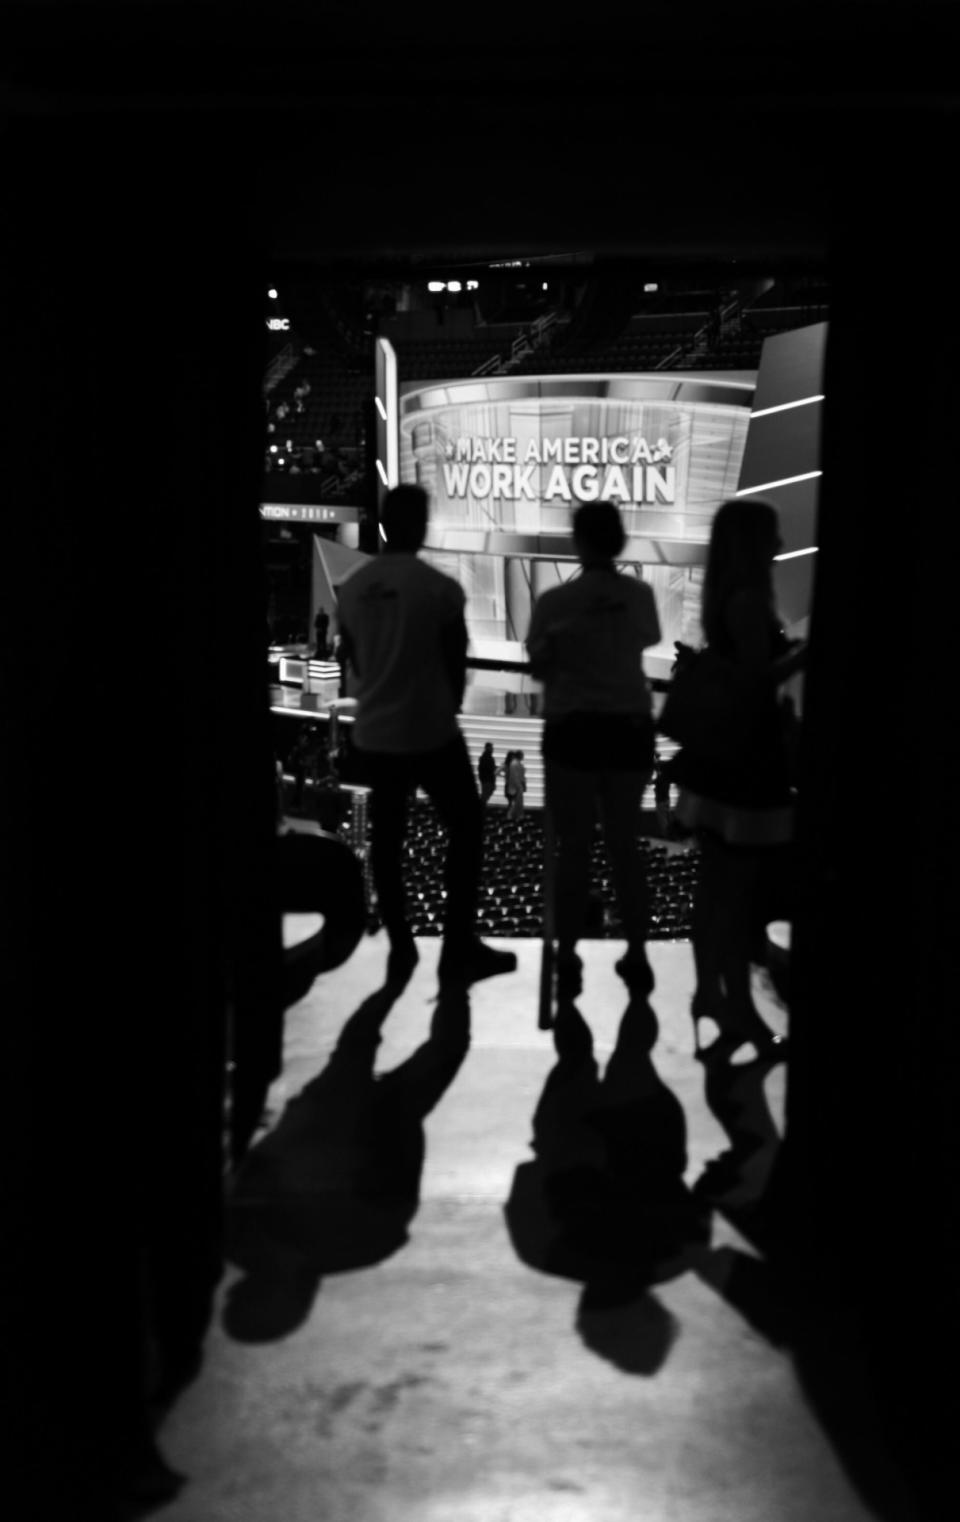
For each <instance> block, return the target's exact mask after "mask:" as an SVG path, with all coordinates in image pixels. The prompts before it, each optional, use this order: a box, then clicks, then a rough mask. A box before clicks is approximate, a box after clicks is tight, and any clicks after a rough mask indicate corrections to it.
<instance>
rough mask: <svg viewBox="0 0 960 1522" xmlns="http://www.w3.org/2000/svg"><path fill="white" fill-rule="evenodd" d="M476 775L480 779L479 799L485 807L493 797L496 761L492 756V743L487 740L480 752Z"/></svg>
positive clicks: (495, 782) (495, 783)
mask: <svg viewBox="0 0 960 1522" xmlns="http://www.w3.org/2000/svg"><path fill="white" fill-rule="evenodd" d="M477 777H478V778H479V781H480V801H481V803H482V804H483V805H484V807H486V805H487V804H488V803H489V802H490V799H491V798H492V797H493V790H494V788H495V787H496V785H497V763H496V761H495V760H494V756H493V745H492V744H491V742H490V741H489V740H488V741H487V743H486V745H485V746H484V747H483V750H482V751H481V752H480V759H479V760H478V762H477Z"/></svg>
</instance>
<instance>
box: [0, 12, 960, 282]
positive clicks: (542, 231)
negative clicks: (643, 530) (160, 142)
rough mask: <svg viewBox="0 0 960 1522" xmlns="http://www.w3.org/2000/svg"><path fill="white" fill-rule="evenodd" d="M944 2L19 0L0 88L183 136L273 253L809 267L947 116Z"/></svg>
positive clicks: (368, 263) (941, 136) (298, 259)
mask: <svg viewBox="0 0 960 1522" xmlns="http://www.w3.org/2000/svg"><path fill="white" fill-rule="evenodd" d="M958 9H960V8H958V7H957V6H956V5H955V4H954V3H948V4H941V3H922V0H920V3H918V0H913V3H912V4H910V5H885V4H877V3H869V0H858V3H849V0H839V3H837V4H834V5H829V6H827V5H810V4H805V5H801V4H794V3H791V0H780V3H778V4H772V3H767V4H765V5H763V6H760V5H757V4H754V3H752V0H751V3H744V4H740V5H737V6H736V7H733V6H729V5H722V4H715V5H713V6H712V7H705V6H703V5H701V4H699V3H698V4H695V5H682V4H679V3H676V0H669V3H658V4H647V5H644V4H640V3H634V4H631V5H625V4H623V3H620V0H616V3H612V0H611V3H608V4H606V5H605V6H603V7H601V8H590V7H587V6H579V7H576V8H574V9H567V10H561V9H560V8H558V7H545V6H537V7H532V6H529V5H526V6H525V5H522V4H515V5H511V6H507V7H502V8H501V7H488V8H482V7H476V8H475V9H470V8H467V7H463V6H460V7H451V6H449V5H448V6H441V5H438V4H436V3H435V0H422V3H411V4H410V5H409V6H403V5H400V4H395V5H392V6H390V7H389V8H384V7H382V6H375V5H374V6H367V7H364V6H361V5H359V4H357V3H351V4H344V3H320V0H317V3H310V4H290V3H283V0H273V3H270V4H264V3H261V0H256V3H243V0H233V3H230V4H217V5H209V4H205V3H203V0H192V3H190V4H188V5H183V4H179V3H177V4H156V3H151V4H136V3H133V4H130V3H127V4H124V5H117V4H110V5H86V4H82V3H80V4H73V5H63V4H46V3H43V0H32V3H31V4H30V5H28V6H18V5H15V6H4V7H3V8H2V11H0V49H2V53H3V57H4V60H5V61H4V64H3V75H2V86H3V90H4V95H5V99H6V105H7V108H8V113H9V114H10V115H11V116H12V117H13V118H14V119H15V120H16V121H17V123H18V124H19V126H20V127H21V129H22V127H23V124H24V123H25V122H26V123H42V122H44V121H49V120H50V119H54V120H57V121H61V122H62V121H63V120H64V119H65V118H66V119H74V120H77V121H80V120H87V121H89V119H90V118H91V117H92V116H100V117H103V118H105V119H106V120H108V121H109V122H110V123H112V124H113V126H112V134H110V135H109V136H108V141H109V144H110V147H109V152H111V153H112V152H116V153H117V154H118V155H119V154H121V152H122V143H123V138H124V137H125V135H127V134H128V132H129V126H130V123H136V124H138V125H137V130H141V128H142V124H143V123H144V122H146V121H147V120H148V119H154V120H157V121H160V122H162V123H163V127H162V132H163V134H164V135H165V138H166V141H167V143H168V145H169V152H170V156H171V157H170V163H171V167H172V172H173V173H176V164H177V154H178V153H180V154H183V153H186V152H188V151H189V147H188V145H189V144H190V143H191V142H195V143H196V144H197V145H198V151H206V152H208V153H209V154H210V155H211V159H210V162H211V170H212V172H213V173H216V172H217V169H218V166H219V170H220V171H222V174H223V176H224V177H225V178H228V179H229V178H231V177H233V178H234V179H236V180H237V181H238V182H239V183H242V184H243V185H244V187H245V194H246V195H247V196H248V201H247V204H246V207H245V213H246V216H247V219H248V221H249V224H250V226H251V227H252V228H253V229H254V230H255V232H256V234H257V235H258V236H260V237H262V238H263V239H264V240H265V243H266V246H267V250H268V253H269V256H270V257H271V259H273V260H275V261H278V262H280V263H294V264H296V263H302V264H305V265H308V266H314V267H315V266H317V265H318V264H324V265H327V266H334V265H338V264H344V265H345V266H354V267H355V266H356V265H357V264H358V263H359V264H361V265H363V266H365V267H368V268H381V267H382V268H389V269H394V270H402V269H403V268H414V269H416V268H421V267H423V266H424V265H425V264H427V263H433V262H436V261H437V260H440V259H442V260H446V261H449V262H456V261H460V260H462V259H464V257H470V258H478V259H490V258H498V257H510V256H516V255H517V254H520V253H523V254H530V255H532V254H555V253H564V252H567V251H574V250H578V251H579V250H589V251H590V252H592V253H594V254H599V255H601V256H606V257H607V258H609V259H613V260H616V259H624V258H627V259H630V260H631V261H633V260H635V259H637V258H638V257H639V258H643V259H652V260H654V261H661V263H667V264H674V265H683V264H684V263H690V264H693V265H698V266H700V265H705V266H711V265H725V264H727V263H728V262H730V261H733V260H736V261H737V263H738V264H739V265H740V267H741V268H747V269H749V268H752V267H755V268H757V269H760V268H767V267H769V266H770V264H771V262H775V263H778V264H781V265H789V264H793V265H796V266H797V267H815V266H816V265H818V264H819V263H820V262H822V260H823V259H824V257H825V255H826V251H827V249H828V247H829V242H830V236H831V226H832V223H833V221H834V220H835V218H836V217H837V215H848V214H849V211H850V203H851V200H853V201H855V200H856V197H857V195H858V194H859V193H861V192H862V190H863V188H864V186H865V185H867V184H869V185H871V186H872V187H873V189H874V191H875V190H876V188H877V186H878V185H879V184H881V183H882V182H884V180H885V179H886V178H887V177H889V181H890V185H891V191H892V193H895V195H896V198H897V201H898V204H900V205H903V204H907V205H909V194H910V170H911V162H910V160H911V154H916V153H917V152H920V153H923V154H925V155H927V156H929V154H931V153H934V154H935V153H937V152H939V151H942V149H943V145H944V144H945V143H946V141H947V139H948V137H949V135H950V134H953V133H954V132H955V127H956V120H957V101H958V92H957V77H956V76H957V68H956V60H957V56H958V54H957V40H958ZM201 143H202V144H204V145H205V147H204V148H203V149H202V150H201V149H200V147H199V145H200V144H201ZM949 162H950V163H952V162H953V160H952V159H950V160H949ZM954 172H955V171H954ZM945 173H946V174H947V177H948V179H949V178H950V170H949V168H948V167H947V165H946V163H945ZM945 193H946V187H945Z"/></svg>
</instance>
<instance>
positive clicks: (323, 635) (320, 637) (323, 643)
mask: <svg viewBox="0 0 960 1522" xmlns="http://www.w3.org/2000/svg"><path fill="white" fill-rule="evenodd" d="M329 629H330V614H329V613H328V612H327V610H326V608H321V609H320V611H319V612H318V613H317V616H316V618H315V619H314V620H313V637H314V642H315V645H316V651H315V654H316V658H317V660H318V661H325V660H326V658H327V649H328V635H329Z"/></svg>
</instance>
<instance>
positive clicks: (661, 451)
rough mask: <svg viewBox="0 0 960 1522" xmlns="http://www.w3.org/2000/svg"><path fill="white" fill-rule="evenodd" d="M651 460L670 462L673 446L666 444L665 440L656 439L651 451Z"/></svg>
mask: <svg viewBox="0 0 960 1522" xmlns="http://www.w3.org/2000/svg"><path fill="white" fill-rule="evenodd" d="M653 458H654V459H655V460H672V459H673V445H672V444H668V443H667V441H666V439H658V440H657V443H656V447H655V449H654V451H653Z"/></svg>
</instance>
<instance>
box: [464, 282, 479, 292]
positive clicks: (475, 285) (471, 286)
mask: <svg viewBox="0 0 960 1522" xmlns="http://www.w3.org/2000/svg"><path fill="white" fill-rule="evenodd" d="M479 289H480V282H479V280H468V281H467V290H468V291H478V290H479Z"/></svg>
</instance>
